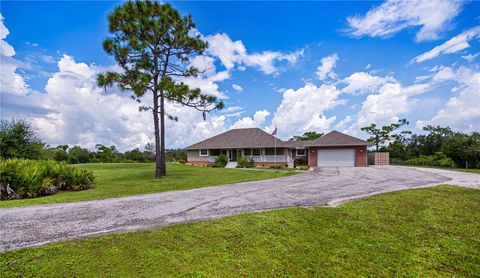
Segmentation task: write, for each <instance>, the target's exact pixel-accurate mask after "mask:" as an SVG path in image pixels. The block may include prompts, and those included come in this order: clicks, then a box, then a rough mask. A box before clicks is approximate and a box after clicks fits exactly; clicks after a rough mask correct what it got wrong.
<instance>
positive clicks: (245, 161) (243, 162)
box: [237, 156, 255, 168]
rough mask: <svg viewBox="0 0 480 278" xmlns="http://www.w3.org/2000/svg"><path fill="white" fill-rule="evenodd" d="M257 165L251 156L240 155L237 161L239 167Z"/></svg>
mask: <svg viewBox="0 0 480 278" xmlns="http://www.w3.org/2000/svg"><path fill="white" fill-rule="evenodd" d="M252 167H255V162H254V161H253V159H252V158H251V157H246V156H240V157H239V158H238V161H237V168H252Z"/></svg>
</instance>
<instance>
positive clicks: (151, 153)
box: [143, 143, 155, 161]
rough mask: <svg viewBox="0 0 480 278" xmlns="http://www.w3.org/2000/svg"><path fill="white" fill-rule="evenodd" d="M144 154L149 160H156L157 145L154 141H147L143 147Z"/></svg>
mask: <svg viewBox="0 0 480 278" xmlns="http://www.w3.org/2000/svg"><path fill="white" fill-rule="evenodd" d="M143 154H144V156H145V158H146V159H147V161H155V145H154V144H153V143H147V144H146V145H145V147H144V148H143Z"/></svg>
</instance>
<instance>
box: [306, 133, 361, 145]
mask: <svg viewBox="0 0 480 278" xmlns="http://www.w3.org/2000/svg"><path fill="white" fill-rule="evenodd" d="M305 143H306V144H305V146H309V147H310V146H318V147H322V146H323V147H329V146H366V145H370V143H368V142H367V141H364V140H362V139H359V138H356V137H353V136H350V135H347V134H345V133H341V132H338V131H336V130H334V131H331V132H329V133H327V134H325V135H323V136H322V137H320V138H318V139H315V140H311V141H305Z"/></svg>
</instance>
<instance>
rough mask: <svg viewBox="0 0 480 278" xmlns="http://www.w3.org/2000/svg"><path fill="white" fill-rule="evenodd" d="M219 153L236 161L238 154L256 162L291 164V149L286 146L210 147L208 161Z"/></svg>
mask: <svg viewBox="0 0 480 278" xmlns="http://www.w3.org/2000/svg"><path fill="white" fill-rule="evenodd" d="M220 154H224V155H226V156H227V158H228V160H229V161H232V162H233V161H237V160H238V158H239V157H240V156H245V157H249V158H251V159H253V161H254V162H255V163H256V164H261V163H265V164H271V165H274V164H279V165H281V164H284V165H288V166H289V167H291V166H290V164H292V165H293V158H292V154H291V150H290V149H288V148H237V149H211V150H209V156H208V160H209V162H215V159H216V158H217V156H219V155H220Z"/></svg>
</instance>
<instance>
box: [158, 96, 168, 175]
mask: <svg viewBox="0 0 480 278" xmlns="http://www.w3.org/2000/svg"><path fill="white" fill-rule="evenodd" d="M160 152H161V155H160V177H163V176H166V175H167V168H166V161H165V98H164V97H163V93H161V95H160Z"/></svg>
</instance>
